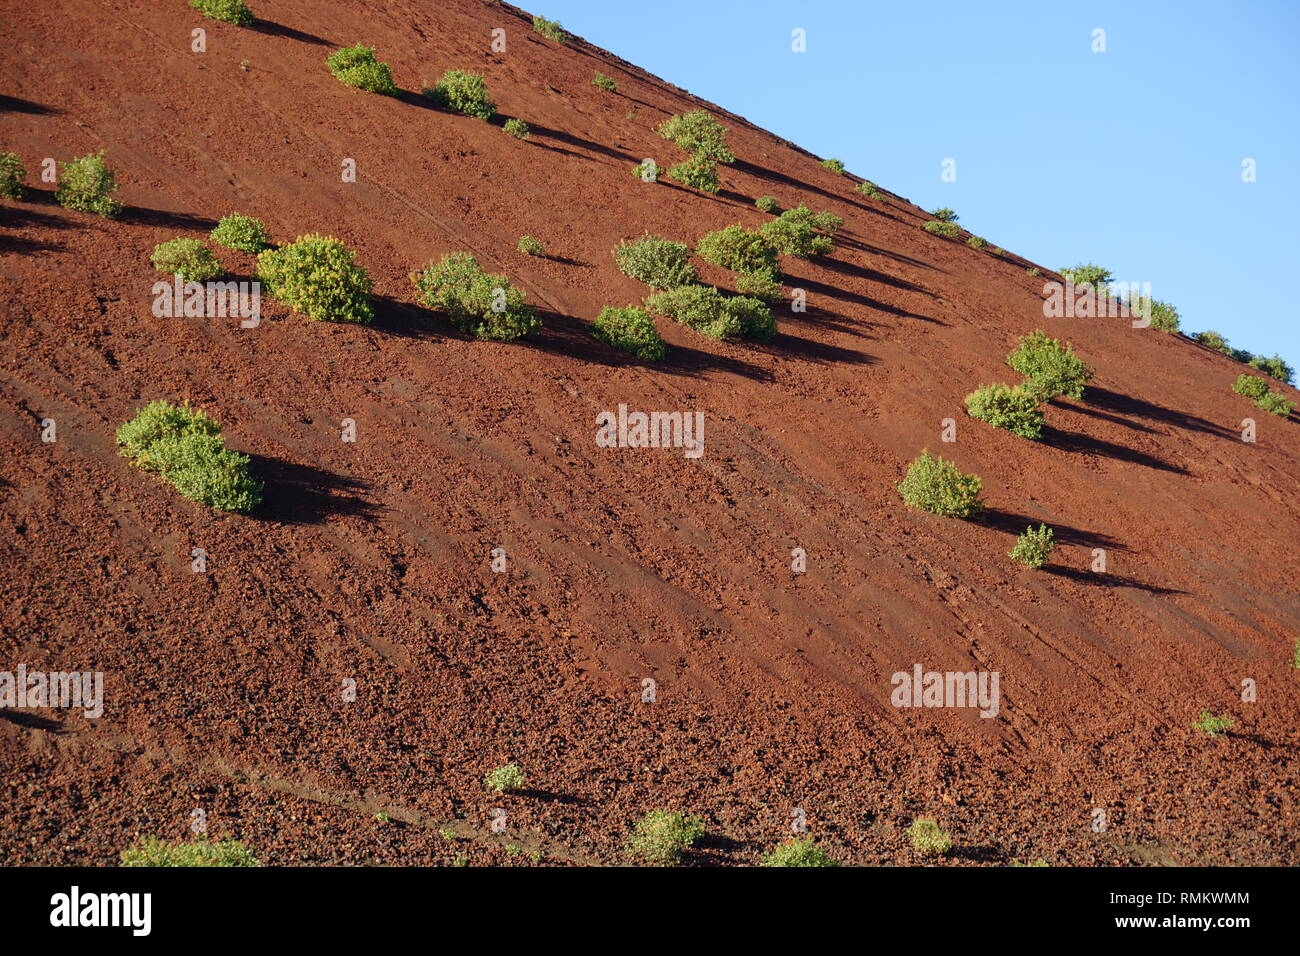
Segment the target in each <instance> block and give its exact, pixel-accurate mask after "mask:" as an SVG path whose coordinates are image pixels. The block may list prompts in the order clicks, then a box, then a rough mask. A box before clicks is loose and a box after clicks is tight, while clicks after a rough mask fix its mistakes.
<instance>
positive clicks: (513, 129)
mask: <svg viewBox="0 0 1300 956" xmlns="http://www.w3.org/2000/svg"><path fill="white" fill-rule="evenodd" d="M501 128H502V129H503V130H505V131H506V133H507V134H508V135H510V136H513V137H514V138H515V139H527V138H528V124H527V123H525V122H524V121H523V120H521V119H519V117H517V116H512V117H511V118H510V119H508V120H506V121H505V123H504V124H502V126H501Z"/></svg>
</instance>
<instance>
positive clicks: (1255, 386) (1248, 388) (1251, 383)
mask: <svg viewBox="0 0 1300 956" xmlns="http://www.w3.org/2000/svg"><path fill="white" fill-rule="evenodd" d="M1232 390H1233V391H1234V392H1236V393H1237V394H1238V395H1245V396H1246V397H1247V398H1263V397H1264V396H1265V395H1267V394H1268V382H1266V381H1264V380H1263V379H1262V378H1258V377H1256V376H1254V375H1245V374H1242V375H1238V376H1237V380H1236V381H1235V382H1233V383H1232Z"/></svg>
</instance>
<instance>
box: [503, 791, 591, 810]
mask: <svg viewBox="0 0 1300 956" xmlns="http://www.w3.org/2000/svg"><path fill="white" fill-rule="evenodd" d="M515 794H516V795H517V796H520V797H523V798H524V799H525V800H536V801H538V802H539V803H560V804H564V805H565V806H572V807H589V806H591V801H590V800H588V799H587V798H586V797H579V796H575V795H573V794H571V793H555V792H554V791H552V790H534V789H532V788H531V787H529V788H525V789H523V790H516V791H515Z"/></svg>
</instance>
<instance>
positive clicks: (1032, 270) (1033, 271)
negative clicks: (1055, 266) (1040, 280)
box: [1025, 266, 1043, 277]
mask: <svg viewBox="0 0 1300 956" xmlns="http://www.w3.org/2000/svg"><path fill="white" fill-rule="evenodd" d="M1042 274H1043V270H1042V269H1040V268H1038V266H1030V267H1029V268H1028V269H1026V270H1025V275H1027V276H1035V277H1036V276H1040V275H1042Z"/></svg>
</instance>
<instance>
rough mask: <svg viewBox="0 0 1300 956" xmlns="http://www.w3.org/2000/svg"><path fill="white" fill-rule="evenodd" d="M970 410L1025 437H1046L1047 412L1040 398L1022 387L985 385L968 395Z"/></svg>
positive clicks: (972, 415) (997, 425) (974, 415)
mask: <svg viewBox="0 0 1300 956" xmlns="http://www.w3.org/2000/svg"><path fill="white" fill-rule="evenodd" d="M966 413H967V414H968V415H970V417H971V418H978V419H979V420H980V421H982V422H988V423H989V424H990V425H992V426H993V427H995V428H1005V429H1006V430H1007V431H1009V432H1011V433H1012V434H1013V435H1019V436H1020V437H1021V438H1030V439H1038V438H1041V437H1043V413H1042V412H1041V411H1039V410H1038V400H1037V399H1035V398H1034V397H1033V396H1032V395H1028V394H1026V393H1025V392H1023V391H1021V390H1020V389H1018V388H1011V387H1010V386H1008V385H983V386H981V387H980V388H978V389H976V390H975V391H973V392H971V393H970V394H969V395H967V396H966Z"/></svg>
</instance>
